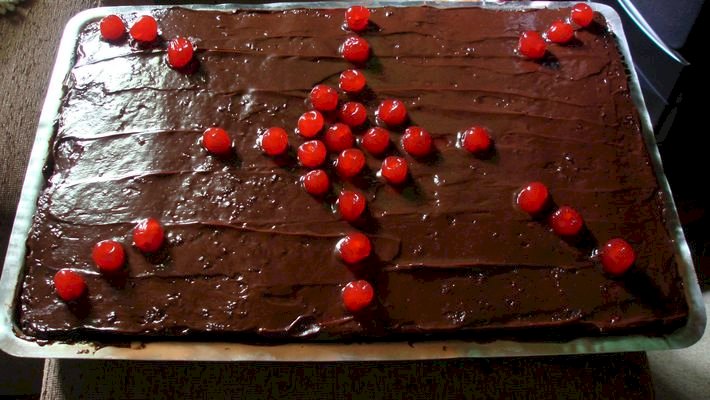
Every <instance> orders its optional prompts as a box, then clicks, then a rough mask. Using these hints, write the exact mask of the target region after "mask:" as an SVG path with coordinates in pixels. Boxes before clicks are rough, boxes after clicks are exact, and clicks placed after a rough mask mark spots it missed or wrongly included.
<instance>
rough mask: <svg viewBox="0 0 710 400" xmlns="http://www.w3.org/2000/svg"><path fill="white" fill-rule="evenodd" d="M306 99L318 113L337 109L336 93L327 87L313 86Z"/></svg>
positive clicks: (321, 85)
mask: <svg viewBox="0 0 710 400" xmlns="http://www.w3.org/2000/svg"><path fill="white" fill-rule="evenodd" d="M308 98H309V99H310V100H311V104H312V105H313V108H315V109H316V110H318V111H333V110H335V109H336V108H337V107H338V92H337V91H336V90H335V89H334V88H332V87H330V86H328V85H323V84H320V85H316V86H314V87H313V89H311V93H310V94H309V95H308Z"/></svg>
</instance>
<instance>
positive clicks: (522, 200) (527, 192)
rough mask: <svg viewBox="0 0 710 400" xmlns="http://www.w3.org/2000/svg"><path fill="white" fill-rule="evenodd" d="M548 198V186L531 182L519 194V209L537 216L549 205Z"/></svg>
mask: <svg viewBox="0 0 710 400" xmlns="http://www.w3.org/2000/svg"><path fill="white" fill-rule="evenodd" d="M548 196H549V193H548V191H547V186H545V185H544V184H542V183H540V182H531V183H529V184H528V185H527V186H525V187H524V188H523V189H522V190H520V193H518V199H517V201H518V207H520V209H521V210H523V211H525V212H526V213H528V214H537V213H539V212H540V211H542V210H543V208H545V206H546V205H547V201H548Z"/></svg>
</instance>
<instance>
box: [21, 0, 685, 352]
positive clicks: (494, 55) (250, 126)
mask: <svg viewBox="0 0 710 400" xmlns="http://www.w3.org/2000/svg"><path fill="white" fill-rule="evenodd" d="M568 13H569V10H568V9H561V10H535V11H493V10H483V9H477V8H467V9H435V8H430V7H411V8H375V9H372V16H371V21H372V24H371V25H372V26H371V27H370V28H369V29H368V30H367V31H366V32H364V33H363V36H364V37H365V38H366V39H367V40H368V41H369V43H370V45H371V47H372V51H373V57H372V58H371V60H370V61H369V62H368V64H367V66H366V67H365V68H363V69H362V71H363V72H364V74H365V75H366V77H367V80H368V89H367V91H366V92H365V93H363V94H361V95H358V96H352V98H353V99H356V100H358V101H362V102H363V103H364V104H365V105H366V107H367V108H368V112H369V115H368V117H369V124H375V119H374V110H375V109H376V107H377V105H378V104H379V101H381V100H383V99H385V98H397V99H400V100H402V101H404V103H405V104H406V106H407V108H408V110H409V115H410V118H411V121H410V124H415V125H419V126H422V127H424V128H425V129H427V130H429V131H430V132H431V133H432V135H433V137H434V144H435V148H436V154H435V155H434V156H433V157H430V158H429V159H426V160H415V159H412V158H411V157H409V156H408V155H406V154H405V153H404V152H403V151H402V148H401V144H400V141H399V138H400V135H401V130H397V129H395V130H393V131H392V135H391V138H392V142H393V145H394V146H393V149H392V150H391V152H390V154H401V155H403V156H404V157H406V158H407V159H408V160H409V165H410V172H411V180H410V181H409V182H408V183H407V184H406V185H405V186H404V187H403V188H393V187H392V186H390V185H387V184H384V183H383V182H381V181H380V180H379V179H378V178H377V177H376V174H375V172H376V171H377V170H378V169H379V165H380V163H381V158H376V157H373V156H371V155H369V154H368V155H367V169H368V170H367V171H366V173H364V174H362V175H361V176H360V177H358V178H356V179H354V180H352V181H350V182H343V181H342V180H340V179H337V177H336V176H335V174H333V173H331V177H332V178H333V180H334V182H335V188H334V190H335V191H337V190H339V189H341V188H343V187H345V188H355V189H357V190H360V191H361V192H362V193H364V194H366V196H367V199H368V209H367V216H366V217H365V218H364V219H363V221H360V222H358V223H356V224H354V225H351V224H348V223H347V222H344V221H342V220H341V219H340V218H339V217H338V215H337V213H335V212H334V209H333V200H334V199H333V196H332V195H331V196H328V197H326V198H325V199H324V200H319V199H316V198H314V197H312V196H310V195H308V194H307V193H306V192H305V190H303V188H302V187H301V185H300V184H299V178H300V175H301V174H302V173H303V172H304V170H303V169H302V168H299V167H298V166H297V163H296V162H295V161H294V159H293V156H292V154H293V152H292V153H291V155H290V156H289V157H288V159H287V160H285V161H284V160H279V161H278V162H277V161H275V160H274V159H272V158H270V157H267V156H265V155H263V154H262V153H261V152H260V150H259V149H258V148H257V147H256V146H255V143H256V138H257V136H258V134H259V132H260V131H262V130H263V129H265V128H268V127H271V126H282V127H285V128H286V129H287V130H288V131H289V140H290V146H291V149H295V148H296V147H297V146H298V145H299V144H300V143H301V142H302V141H303V139H302V138H300V137H299V136H298V135H297V134H296V133H295V132H294V128H295V126H296V121H297V119H298V117H299V116H300V115H301V114H302V113H303V112H305V111H306V110H307V109H308V104H307V95H308V92H309V91H310V89H311V88H312V87H313V86H314V85H315V84H318V83H327V84H331V85H334V86H336V85H337V79H338V76H339V74H340V72H341V71H343V70H345V69H348V68H351V67H352V66H351V65H350V64H349V63H347V62H346V61H344V60H343V59H342V58H341V57H340V56H339V53H338V48H339V46H340V44H341V43H342V42H343V41H344V39H345V38H347V37H348V36H349V35H350V34H351V33H349V32H347V31H346V30H344V29H343V28H342V24H343V10H312V9H311V10H304V9H297V10H288V11H277V12H264V11H236V12H211V11H191V10H186V9H181V8H172V9H167V10H159V11H155V12H153V13H152V14H153V15H154V16H155V17H156V19H157V20H158V23H159V26H160V31H161V35H160V37H161V42H160V43H156V44H154V45H152V46H148V47H139V46H137V45H136V44H135V43H133V42H132V41H131V40H129V39H126V40H124V41H122V42H120V43H114V44H110V43H107V42H104V41H102V40H101V39H100V35H99V32H98V22H92V23H89V24H87V26H86V27H85V28H84V29H83V31H82V33H81V35H80V37H79V39H78V46H77V48H76V60H75V65H74V67H73V69H72V70H71V73H70V74H69V76H68V77H67V79H66V92H65V96H64V99H63V104H62V107H61V112H60V115H59V118H58V121H57V131H56V136H55V139H54V141H53V148H52V149H53V151H52V158H51V160H50V162H49V163H48V170H47V171H48V184H47V187H46V189H45V190H44V192H43V193H42V195H41V197H40V199H39V203H38V209H37V213H36V216H35V220H34V224H33V227H32V230H31V233H30V236H29V238H28V241H27V246H28V254H27V258H26V276H25V278H24V282H23V287H22V290H21V292H20V297H19V301H18V324H19V327H20V328H21V330H22V331H23V332H24V333H25V334H27V335H30V336H34V337H38V338H63V339H66V338H81V339H91V338H101V337H106V335H133V336H136V335H141V336H146V335H158V336H173V335H177V336H187V337H188V338H189V337H202V336H201V335H205V334H207V335H208V336H209V335H214V337H216V338H222V339H224V338H225V337H238V336H239V335H245V336H252V337H259V338H267V339H278V338H282V339H283V338H287V339H294V338H307V339H336V340H342V339H344V338H367V337H369V338H375V337H376V338H394V337H400V336H403V337H414V335H434V337H447V336H446V335H463V336H464V337H471V338H478V337H482V335H483V334H484V333H491V332H492V335H493V336H494V337H504V336H512V337H515V338H518V339H527V338H530V337H534V338H543V339H545V338H552V337H556V336H555V335H556V334H558V333H560V332H567V333H569V334H570V335H571V336H580V335H599V334H609V333H619V334H625V333H628V332H632V331H633V332H642V333H646V334H650V335H654V334H658V333H662V332H665V331H668V330H670V329H673V328H674V327H677V326H678V325H679V324H682V323H684V321H685V320H686V318H687V313H688V311H687V305H686V301H685V298H684V295H683V288H682V283H681V279H680V277H679V273H678V267H677V264H676V261H675V253H674V244H673V241H672V238H671V237H670V236H669V232H668V230H667V228H666V225H665V222H664V212H665V211H664V209H663V202H662V197H661V192H660V188H659V185H658V182H657V179H656V177H655V175H654V172H653V169H652V166H651V165H650V161H649V157H648V154H647V152H646V150H645V146H644V142H643V139H642V136H641V134H640V130H639V119H638V115H637V112H636V110H635V107H634V105H633V102H632V100H631V97H630V94H629V89H628V82H627V81H628V75H627V73H626V71H625V65H624V63H623V62H622V60H621V57H620V55H619V50H618V48H617V44H616V39H615V37H614V36H613V34H611V33H609V32H608V31H607V30H606V28H605V22H604V21H603V18H602V17H601V16H599V15H597V16H596V21H595V23H594V24H593V26H592V27H591V28H588V29H581V30H578V31H577V32H576V38H575V39H574V41H573V42H572V43H570V44H567V45H550V46H549V48H548V50H549V54H548V56H547V57H546V58H545V59H544V60H543V61H541V62H535V61H530V60H526V59H524V58H522V57H519V56H518V55H516V53H515V48H516V46H517V40H518V35H519V34H520V32H522V31H524V30H529V29H535V30H539V31H542V30H544V29H545V27H546V26H548V25H549V24H550V23H551V22H553V21H555V20H558V19H564V18H565V17H566V16H567V15H568ZM123 17H124V19H125V20H126V21H127V23H128V25H130V23H131V21H132V20H133V19H135V18H136V16H135V15H124V16H123ZM175 36H186V37H190V38H191V39H192V40H193V41H194V43H195V44H196V46H197V52H196V59H197V63H196V65H194V66H193V67H194V68H193V69H194V71H192V72H186V71H175V70H173V69H171V68H169V67H168V66H167V64H166V62H165V47H166V46H165V42H164V40H168V39H170V38H173V37H175ZM341 97H342V99H343V100H344V99H346V96H345V95H342V94H341ZM214 125H217V126H221V127H223V128H225V129H226V130H227V131H228V132H229V133H230V134H231V135H232V138H233V140H234V145H235V155H234V156H233V157H228V158H220V157H215V156H212V155H210V154H208V153H207V152H206V151H205V150H204V149H203V148H202V146H201V142H200V138H201V134H202V131H203V130H204V129H205V128H206V127H209V126H214ZM472 125H481V126H485V127H487V128H488V129H489V130H490V132H491V135H492V137H493V140H494V149H495V150H494V152H493V153H492V154H488V155H486V156H484V157H476V156H472V155H471V154H469V153H467V152H465V151H463V150H461V149H459V148H457V147H456V136H457V133H458V132H460V131H462V130H464V129H466V128H468V127H470V126H472ZM361 133H362V130H361V129H360V130H356V134H358V135H359V134H361ZM332 157H333V155H331V158H332ZM331 172H332V171H331ZM530 181H542V182H544V183H545V184H547V185H548V187H549V189H550V192H551V194H552V197H553V200H554V202H555V203H556V204H559V205H562V204H567V205H571V206H572V207H574V208H576V209H577V210H579V211H580V212H581V213H582V215H583V216H584V219H585V222H586V227H587V230H588V231H587V232H586V233H585V235H584V237H583V238H581V239H579V240H576V241H566V240H563V239H561V238H560V237H559V236H557V235H555V234H554V233H552V232H551V230H550V229H549V226H548V225H547V224H546V223H545V221H544V220H542V219H538V220H534V219H532V218H531V217H530V216H528V215H527V214H525V213H523V212H521V211H519V210H517V209H516V208H515V206H514V201H513V198H514V194H515V193H516V191H517V190H518V189H519V188H520V187H521V186H523V185H524V184H526V183H528V182H530ZM147 217H155V218H158V219H159V220H160V221H161V222H162V223H163V225H164V227H165V230H166V239H167V241H166V243H167V245H166V248H165V249H164V250H163V251H162V252H161V253H160V254H158V255H154V256H146V255H144V254H142V253H141V252H140V251H138V250H137V249H136V248H135V247H133V246H132V245H131V242H132V238H131V232H132V229H133V227H134V226H135V224H136V222H137V221H139V220H141V219H143V218H147ZM354 230H360V231H363V232H365V233H366V234H368V235H369V237H370V238H371V240H372V242H373V247H374V253H375V254H374V255H373V256H372V257H370V258H369V259H368V260H366V262H364V263H363V264H362V265H359V266H357V267H347V266H345V265H344V264H343V263H342V262H341V261H339V259H338V257H337V256H336V254H335V253H334V248H335V243H336V242H337V241H338V240H339V239H340V238H341V237H342V236H343V235H345V234H346V233H348V232H352V231H354ZM613 237H623V238H625V239H626V240H627V241H629V242H630V243H631V244H632V245H633V246H634V248H635V249H636V252H637V262H636V265H635V267H634V269H633V270H632V271H631V272H629V273H628V274H627V275H625V276H624V277H623V278H620V279H612V278H610V277H609V276H606V275H605V274H603V273H602V271H601V268H600V265H599V262H598V260H596V259H595V258H594V257H593V250H594V248H596V247H597V246H598V243H604V242H605V241H607V240H608V239H610V238H613ZM104 239H114V240H118V241H120V242H122V243H123V244H124V247H125V250H126V253H127V266H126V268H125V271H123V272H122V274H120V275H118V276H106V275H102V274H101V273H99V272H98V270H97V268H96V267H95V266H94V265H93V263H92V261H91V248H92V246H93V244H94V243H96V242H97V241H100V240H104ZM61 268H72V269H74V270H76V271H79V272H81V273H82V275H83V276H84V277H85V279H86V281H87V284H88V293H87V296H86V298H85V299H83V300H82V301H80V302H78V303H69V304H68V303H65V302H63V301H61V300H60V299H59V298H58V297H57V295H56V294H55V292H54V289H53V285H52V276H53V275H54V274H55V273H56V271H57V270H59V269H61ZM354 279H368V280H369V281H370V282H371V283H372V284H373V286H374V287H375V291H376V300H375V304H374V305H373V306H372V307H370V308H369V309H367V310H366V311H365V312H363V313H361V314H358V315H355V316H354V315H352V314H351V313H349V312H347V311H346V310H345V309H344V307H343V305H342V301H341V297H340V292H341V289H342V288H343V286H344V285H345V284H346V283H348V282H349V281H352V280H354ZM234 335H237V336H234ZM418 337H419V336H418Z"/></svg>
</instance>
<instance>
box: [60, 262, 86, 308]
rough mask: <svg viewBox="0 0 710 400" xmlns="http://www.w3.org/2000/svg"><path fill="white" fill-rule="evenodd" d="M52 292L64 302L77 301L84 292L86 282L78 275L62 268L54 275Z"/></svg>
mask: <svg viewBox="0 0 710 400" xmlns="http://www.w3.org/2000/svg"><path fill="white" fill-rule="evenodd" d="M54 290H55V291H56V292H57V295H58V296H59V298H60V299H62V300H64V301H74V300H78V299H79V298H80V297H81V296H82V295H83V294H84V293H85V292H86V281H85V280H84V277H82V276H81V275H79V274H78V273H76V272H74V271H72V270H70V269H68V268H62V269H60V270H59V271H58V272H57V273H56V274H54Z"/></svg>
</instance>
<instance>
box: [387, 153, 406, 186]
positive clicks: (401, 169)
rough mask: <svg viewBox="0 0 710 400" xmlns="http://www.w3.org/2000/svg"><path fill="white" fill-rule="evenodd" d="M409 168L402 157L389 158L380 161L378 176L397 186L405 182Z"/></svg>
mask: <svg viewBox="0 0 710 400" xmlns="http://www.w3.org/2000/svg"><path fill="white" fill-rule="evenodd" d="M408 172H409V166H408V165H407V160H405V159H404V158H402V157H397V156H389V157H387V158H385V159H384V160H383V161H382V169H381V170H380V175H382V177H383V178H384V179H385V180H386V181H387V182H389V183H391V184H393V185H399V184H402V183H404V181H406V180H407V174H408Z"/></svg>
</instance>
